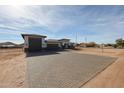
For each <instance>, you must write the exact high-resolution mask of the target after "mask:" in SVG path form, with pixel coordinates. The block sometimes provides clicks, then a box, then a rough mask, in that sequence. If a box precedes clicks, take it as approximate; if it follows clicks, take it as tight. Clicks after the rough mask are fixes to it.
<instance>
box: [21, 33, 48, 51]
mask: <svg viewBox="0 0 124 93" xmlns="http://www.w3.org/2000/svg"><path fill="white" fill-rule="evenodd" d="M22 37H23V39H24V40H25V42H24V50H25V51H30V52H33V51H41V50H43V49H44V48H46V43H45V38H46V36H43V35H36V34H22Z"/></svg>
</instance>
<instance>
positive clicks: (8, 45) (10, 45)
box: [0, 42, 17, 48]
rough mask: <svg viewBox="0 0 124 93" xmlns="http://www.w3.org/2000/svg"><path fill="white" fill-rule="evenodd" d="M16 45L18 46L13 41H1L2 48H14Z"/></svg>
mask: <svg viewBox="0 0 124 93" xmlns="http://www.w3.org/2000/svg"><path fill="white" fill-rule="evenodd" d="M16 46H17V44H14V43H12V42H3V43H0V48H14V47H16Z"/></svg>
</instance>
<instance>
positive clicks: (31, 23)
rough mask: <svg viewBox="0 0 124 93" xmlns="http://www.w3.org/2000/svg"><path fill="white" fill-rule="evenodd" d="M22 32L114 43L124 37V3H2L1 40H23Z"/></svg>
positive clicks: (83, 40)
mask: <svg viewBox="0 0 124 93" xmlns="http://www.w3.org/2000/svg"><path fill="white" fill-rule="evenodd" d="M21 33H27V34H41V35H46V36H47V38H53V39H58V38H70V39H71V40H72V41H75V37H76V33H77V36H78V38H77V40H78V42H85V38H87V41H88V42H92V41H94V42H97V43H114V41H115V40H116V39H118V38H123V37H124V6H85V5H81V6H70V5H69V6H4V5H1V6H0V42H5V41H12V42H15V43H22V42H23V39H22V37H21Z"/></svg>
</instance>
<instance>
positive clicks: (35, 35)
mask: <svg viewBox="0 0 124 93" xmlns="http://www.w3.org/2000/svg"><path fill="white" fill-rule="evenodd" d="M21 35H22V37H23V38H24V36H29V37H37V38H46V37H47V36H43V35H37V34H21Z"/></svg>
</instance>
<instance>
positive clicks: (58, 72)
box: [27, 51, 116, 88]
mask: <svg viewBox="0 0 124 93" xmlns="http://www.w3.org/2000/svg"><path fill="white" fill-rule="evenodd" d="M115 60H116V58H111V57H103V56H95V55H86V54H78V53H73V52H69V51H64V52H54V53H53V52H49V53H48V52H47V53H33V54H30V55H29V57H27V80H28V83H29V87H45V88H47V87H51V88H57V87H58V88H61V87H65V88H68V87H75V88H77V87H81V86H82V85H83V84H84V83H86V82H87V81H88V80H89V79H91V78H92V77H94V76H95V75H96V74H98V73H99V72H101V71H102V70H103V69H105V68H106V67H107V66H108V65H110V64H111V63H113V62H114V61H115Z"/></svg>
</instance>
